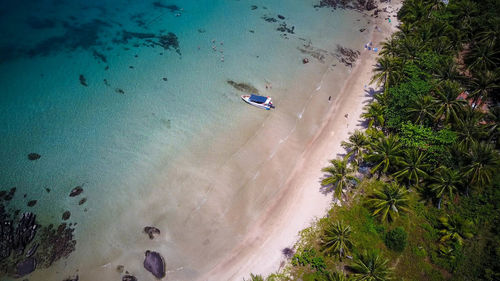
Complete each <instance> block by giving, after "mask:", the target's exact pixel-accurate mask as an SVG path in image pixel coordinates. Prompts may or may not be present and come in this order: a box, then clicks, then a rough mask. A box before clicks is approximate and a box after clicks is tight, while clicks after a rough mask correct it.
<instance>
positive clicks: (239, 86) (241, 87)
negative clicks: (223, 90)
mask: <svg viewBox="0 0 500 281" xmlns="http://www.w3.org/2000/svg"><path fill="white" fill-rule="evenodd" d="M227 83H228V84H229V85H231V86H233V87H234V88H235V89H236V90H238V91H242V92H245V93H251V94H258V93H259V90H257V88H255V87H254V86H252V85H250V84H246V83H238V82H235V81H233V80H227Z"/></svg>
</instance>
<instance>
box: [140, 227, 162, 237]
mask: <svg viewBox="0 0 500 281" xmlns="http://www.w3.org/2000/svg"><path fill="white" fill-rule="evenodd" d="M144 232H145V233H146V234H147V235H148V236H149V239H154V238H155V234H158V235H160V230H159V229H158V228H156V227H154V226H146V227H144Z"/></svg>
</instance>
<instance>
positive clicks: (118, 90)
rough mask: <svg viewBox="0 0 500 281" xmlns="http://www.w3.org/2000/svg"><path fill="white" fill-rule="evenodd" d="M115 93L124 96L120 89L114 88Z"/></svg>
mask: <svg viewBox="0 0 500 281" xmlns="http://www.w3.org/2000/svg"><path fill="white" fill-rule="evenodd" d="M115 93H118V94H122V95H124V94H125V91H124V90H122V89H120V88H116V89H115Z"/></svg>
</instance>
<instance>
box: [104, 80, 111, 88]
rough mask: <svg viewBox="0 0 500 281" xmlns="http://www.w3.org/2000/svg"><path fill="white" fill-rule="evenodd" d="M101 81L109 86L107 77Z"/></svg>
mask: <svg viewBox="0 0 500 281" xmlns="http://www.w3.org/2000/svg"><path fill="white" fill-rule="evenodd" d="M102 81H104V85H106V86H108V87H109V86H111V84H109V82H108V79H103V80H102Z"/></svg>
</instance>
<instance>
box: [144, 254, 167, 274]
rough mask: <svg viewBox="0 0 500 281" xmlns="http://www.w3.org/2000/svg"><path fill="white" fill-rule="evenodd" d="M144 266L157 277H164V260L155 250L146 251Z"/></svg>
mask: <svg viewBox="0 0 500 281" xmlns="http://www.w3.org/2000/svg"><path fill="white" fill-rule="evenodd" d="M144 268H145V269H146V270H147V271H149V272H151V273H152V274H153V275H154V276H155V277H156V278H158V279H161V278H163V277H165V260H164V259H163V257H162V256H161V255H160V254H159V253H157V252H153V251H146V258H145V259H144Z"/></svg>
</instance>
